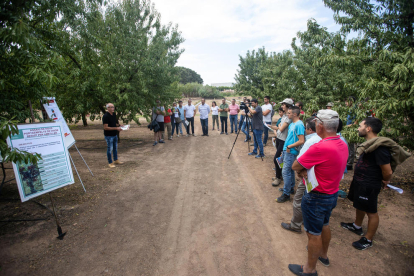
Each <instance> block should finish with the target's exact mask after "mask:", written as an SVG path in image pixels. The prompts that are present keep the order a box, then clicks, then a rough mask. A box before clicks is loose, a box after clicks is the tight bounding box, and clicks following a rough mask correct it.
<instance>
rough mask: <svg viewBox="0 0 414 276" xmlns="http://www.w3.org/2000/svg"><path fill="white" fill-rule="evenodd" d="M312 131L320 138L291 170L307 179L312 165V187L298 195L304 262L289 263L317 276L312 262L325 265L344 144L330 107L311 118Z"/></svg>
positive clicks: (300, 271)
mask: <svg viewBox="0 0 414 276" xmlns="http://www.w3.org/2000/svg"><path fill="white" fill-rule="evenodd" d="M315 123H316V133H317V134H318V136H319V137H321V138H322V141H320V142H319V143H316V144H314V145H312V146H311V147H310V148H309V149H308V150H307V151H306V152H305V153H304V154H303V155H302V156H301V157H300V158H298V160H296V161H295V162H294V163H293V166H292V169H293V170H295V171H297V172H298V175H299V176H301V177H304V178H307V171H308V170H310V169H311V168H312V167H314V171H315V176H316V180H317V182H318V184H319V185H318V186H316V187H315V188H314V189H313V190H311V191H310V192H309V193H308V192H306V193H305V195H304V196H303V198H302V204H301V205H302V213H303V225H304V228H305V231H306V234H307V235H308V261H307V263H306V265H304V266H303V267H302V266H300V265H295V264H289V269H290V271H292V272H293V273H294V274H296V275H317V272H316V262H317V261H318V260H319V261H320V262H321V263H322V264H323V265H325V266H329V259H328V256H327V254H328V247H329V242H330V240H331V230H330V228H329V218H330V216H331V212H332V210H333V209H334V208H335V207H336V201H337V198H338V190H339V182H340V181H341V179H342V176H343V174H344V171H345V167H346V161H347V159H348V147H347V145H346V143H345V142H344V141H342V140H341V139H340V137H339V135H336V131H337V129H338V125H339V115H338V113H337V112H335V111H333V110H328V109H324V110H319V112H318V114H317V115H316V118H315Z"/></svg>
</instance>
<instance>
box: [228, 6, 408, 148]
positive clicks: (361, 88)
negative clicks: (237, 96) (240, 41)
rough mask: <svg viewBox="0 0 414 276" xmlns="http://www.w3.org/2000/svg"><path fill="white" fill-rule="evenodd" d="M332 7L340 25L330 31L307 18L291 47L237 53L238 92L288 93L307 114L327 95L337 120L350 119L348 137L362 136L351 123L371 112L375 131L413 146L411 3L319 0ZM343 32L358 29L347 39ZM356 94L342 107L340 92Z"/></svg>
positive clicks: (276, 96) (276, 97)
mask: <svg viewBox="0 0 414 276" xmlns="http://www.w3.org/2000/svg"><path fill="white" fill-rule="evenodd" d="M324 3H325V5H327V6H328V7H330V8H331V9H332V10H334V11H335V12H336V15H335V17H334V18H335V20H336V22H337V23H339V24H341V26H342V27H341V31H340V32H337V33H329V32H327V30H326V28H324V27H321V26H320V25H319V24H317V22H316V21H315V20H313V19H311V20H309V21H308V28H307V30H306V31H305V32H298V34H297V39H298V40H297V39H296V38H294V39H293V41H292V44H291V46H292V51H283V52H281V53H265V50H264V48H262V49H259V52H260V54H259V52H258V53H256V52H254V51H253V52H252V53H250V52H247V55H246V57H245V58H242V57H240V60H241V62H240V70H239V71H238V75H236V81H237V84H236V87H237V89H238V91H240V90H242V91H243V92H245V93H247V94H249V95H252V96H254V97H263V96H265V95H269V96H270V97H271V98H272V100H274V101H279V100H282V99H283V98H287V97H290V98H294V99H295V101H302V102H304V104H305V107H304V109H305V111H306V112H307V114H308V115H309V114H312V112H313V111H315V110H318V109H322V108H325V105H326V103H327V102H334V104H335V106H334V108H333V109H334V110H337V111H338V112H339V114H340V116H341V118H342V120H343V121H344V122H346V117H347V115H348V114H350V113H352V114H353V115H355V116H356V122H357V123H356V124H355V125H353V126H350V127H345V128H344V130H343V135H344V136H345V137H346V138H347V139H348V141H349V142H360V141H362V140H361V138H360V137H358V134H357V131H356V129H357V127H358V122H361V121H362V120H363V119H364V118H366V117H367V115H371V114H375V116H376V117H378V118H380V119H381V120H382V121H383V123H384V128H383V131H382V132H381V135H384V136H388V137H390V138H392V139H394V140H395V141H397V142H398V143H400V144H401V145H403V146H406V147H408V148H410V149H414V141H413V140H412V139H411V137H412V136H413V134H414V124H413V121H414V43H413V42H414V36H413V29H414V13H413V12H412V11H413V10H414V2H413V1H403V0H401V1H375V2H372V1H369V0H350V1H340V0H332V1H329V0H325V1H324ZM350 31H357V32H359V34H360V36H359V37H358V38H355V39H347V38H346V36H347V33H348V32H350ZM351 95H352V96H355V97H356V99H357V102H356V103H354V104H353V105H352V107H348V106H346V105H345V103H344V99H345V98H348V97H349V96H351Z"/></svg>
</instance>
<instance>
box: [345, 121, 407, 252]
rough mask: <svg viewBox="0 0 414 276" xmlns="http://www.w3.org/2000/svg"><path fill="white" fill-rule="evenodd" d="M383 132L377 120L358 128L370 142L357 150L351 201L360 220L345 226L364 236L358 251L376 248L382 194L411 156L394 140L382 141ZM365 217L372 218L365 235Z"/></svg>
mask: <svg viewBox="0 0 414 276" xmlns="http://www.w3.org/2000/svg"><path fill="white" fill-rule="evenodd" d="M381 129H382V122H381V120H379V119H377V118H366V119H365V120H363V121H362V122H361V123H360V124H359V128H358V134H359V136H360V137H364V138H365V139H366V141H365V142H364V143H362V144H361V145H360V146H359V147H358V149H357V153H358V155H359V156H360V157H359V159H358V162H357V164H356V165H355V172H354V178H353V180H352V183H351V187H350V188H349V194H348V199H349V200H351V201H353V206H354V207H355V209H356V216H355V221H354V222H351V223H345V222H341V226H342V227H343V228H345V229H348V230H349V231H351V232H353V233H355V234H357V235H359V236H363V237H362V238H361V239H360V240H358V241H355V242H353V243H352V246H353V247H354V248H356V249H358V250H365V249H367V248H370V247H372V239H373V237H374V235H375V232H376V231H377V228H378V225H379V216H378V210H377V205H378V194H379V193H380V191H381V189H382V188H386V186H387V184H389V183H390V179H391V176H392V173H393V171H395V168H396V166H397V164H399V163H402V162H404V160H405V159H407V158H408V157H409V156H410V154H409V153H408V152H406V151H405V150H403V149H402V148H401V147H400V146H398V144H397V143H395V142H394V141H393V140H391V139H389V138H386V137H378V133H379V132H380V131H381ZM397 157H398V158H397ZM365 215H367V216H368V229H367V232H366V234H365V235H364V232H363V231H362V222H363V220H364V217H365Z"/></svg>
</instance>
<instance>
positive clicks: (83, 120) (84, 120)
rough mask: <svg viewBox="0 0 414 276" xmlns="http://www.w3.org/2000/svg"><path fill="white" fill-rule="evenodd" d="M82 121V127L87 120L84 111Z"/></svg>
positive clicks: (86, 124)
mask: <svg viewBox="0 0 414 276" xmlns="http://www.w3.org/2000/svg"><path fill="white" fill-rule="evenodd" d="M82 122H83V126H84V127H86V126H88V121H87V120H86V114H85V113H82Z"/></svg>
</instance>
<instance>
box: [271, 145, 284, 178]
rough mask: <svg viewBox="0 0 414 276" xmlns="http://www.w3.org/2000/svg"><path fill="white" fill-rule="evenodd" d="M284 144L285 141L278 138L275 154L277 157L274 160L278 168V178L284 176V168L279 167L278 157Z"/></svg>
mask: <svg viewBox="0 0 414 276" xmlns="http://www.w3.org/2000/svg"><path fill="white" fill-rule="evenodd" d="M284 145H285V141H283V140H280V139H278V138H276V154H275V157H274V158H273V162H274V163H275V168H276V178H279V179H281V178H282V169H281V168H279V165H278V164H277V161H276V158H278V157H280V156H281V155H282V153H283V146H284Z"/></svg>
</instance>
